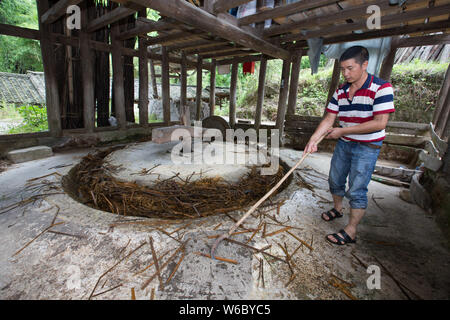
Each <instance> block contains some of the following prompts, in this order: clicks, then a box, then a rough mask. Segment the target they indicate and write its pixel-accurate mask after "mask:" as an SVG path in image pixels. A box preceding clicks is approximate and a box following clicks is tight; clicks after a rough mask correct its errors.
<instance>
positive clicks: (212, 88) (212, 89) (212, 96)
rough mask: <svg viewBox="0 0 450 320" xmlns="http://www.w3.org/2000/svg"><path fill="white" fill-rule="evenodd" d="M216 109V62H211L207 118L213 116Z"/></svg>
mask: <svg viewBox="0 0 450 320" xmlns="http://www.w3.org/2000/svg"><path fill="white" fill-rule="evenodd" d="M215 108H216V60H215V59H212V61H211V77H210V85H209V116H213V115H214V111H215Z"/></svg>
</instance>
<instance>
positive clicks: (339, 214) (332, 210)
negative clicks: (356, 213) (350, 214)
mask: <svg viewBox="0 0 450 320" xmlns="http://www.w3.org/2000/svg"><path fill="white" fill-rule="evenodd" d="M332 212H333V213H334V216H333V215H332V214H331V213H332ZM323 215H326V216H327V217H328V218H329V219H328V220H327V219H325V218H324V217H323ZM343 216H344V215H343V214H342V213H340V212H339V211H337V210H336V209H335V208H333V209H331V210H328V211H327V212H323V213H322V215H321V217H322V219H323V220H325V221H327V222H328V221H333V220H334V219H336V218H342V217H343Z"/></svg>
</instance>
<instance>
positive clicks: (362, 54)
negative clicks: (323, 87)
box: [339, 46, 369, 65]
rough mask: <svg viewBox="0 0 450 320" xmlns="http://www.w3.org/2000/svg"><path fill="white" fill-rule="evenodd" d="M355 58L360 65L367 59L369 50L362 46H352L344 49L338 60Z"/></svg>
mask: <svg viewBox="0 0 450 320" xmlns="http://www.w3.org/2000/svg"><path fill="white" fill-rule="evenodd" d="M349 59H355V61H356V62H357V63H358V64H359V65H362V64H363V63H364V62H366V61H369V51H368V50H367V49H366V48H365V47H363V46H353V47H350V48H348V49H347V50H345V51H344V53H343V54H342V55H341V58H340V59H339V62H342V61H345V60H349Z"/></svg>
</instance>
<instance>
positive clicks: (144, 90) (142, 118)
mask: <svg viewBox="0 0 450 320" xmlns="http://www.w3.org/2000/svg"><path fill="white" fill-rule="evenodd" d="M138 16H139V17H143V18H146V17H147V10H145V9H144V10H141V11H139V13H138ZM139 124H140V125H141V126H144V127H147V126H148V53H147V46H146V45H145V39H143V38H139Z"/></svg>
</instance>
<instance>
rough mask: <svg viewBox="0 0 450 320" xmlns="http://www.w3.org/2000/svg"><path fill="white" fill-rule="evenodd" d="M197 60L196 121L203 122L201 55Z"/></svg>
mask: <svg viewBox="0 0 450 320" xmlns="http://www.w3.org/2000/svg"><path fill="white" fill-rule="evenodd" d="M197 59H198V60H197V96H196V98H195V103H196V111H195V119H196V120H197V121H200V120H202V90H203V88H202V86H203V68H202V66H203V59H202V57H201V56H200V55H198V57H197Z"/></svg>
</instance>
